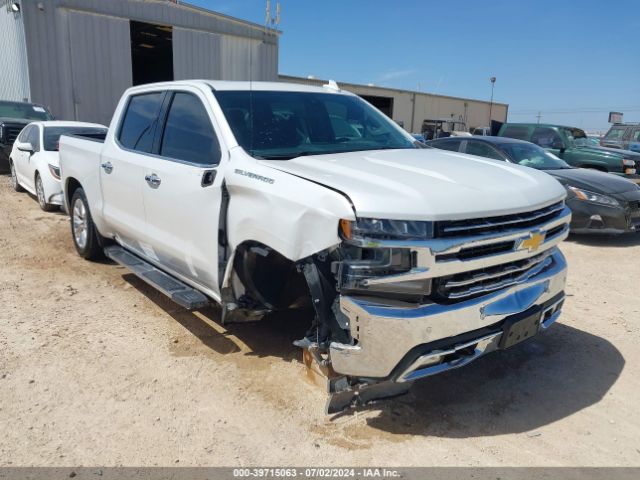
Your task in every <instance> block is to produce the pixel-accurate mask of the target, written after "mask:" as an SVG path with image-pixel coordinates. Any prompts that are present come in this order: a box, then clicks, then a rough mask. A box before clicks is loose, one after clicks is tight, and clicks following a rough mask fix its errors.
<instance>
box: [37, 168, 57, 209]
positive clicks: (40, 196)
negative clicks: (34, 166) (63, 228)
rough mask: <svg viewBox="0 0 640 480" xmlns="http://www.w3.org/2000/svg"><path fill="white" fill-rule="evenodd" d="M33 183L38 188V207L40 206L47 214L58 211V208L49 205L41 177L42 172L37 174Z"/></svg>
mask: <svg viewBox="0 0 640 480" xmlns="http://www.w3.org/2000/svg"><path fill="white" fill-rule="evenodd" d="M33 183H34V185H35V187H36V197H37V198H38V205H40V208H41V209H42V210H44V211H45V212H52V211H54V210H56V209H57V208H58V206H57V205H53V204H51V203H47V199H46V197H45V196H44V185H42V177H40V172H36V177H35V179H34V182H33Z"/></svg>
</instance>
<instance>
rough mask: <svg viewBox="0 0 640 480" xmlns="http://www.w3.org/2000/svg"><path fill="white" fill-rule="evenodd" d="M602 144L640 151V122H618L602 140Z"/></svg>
mask: <svg viewBox="0 0 640 480" xmlns="http://www.w3.org/2000/svg"><path fill="white" fill-rule="evenodd" d="M600 145H602V146H603V147H609V148H619V149H623V150H631V151H634V152H640V123H616V124H614V125H612V126H611V128H610V129H609V131H608V132H607V133H606V134H605V136H604V137H602V139H601V140H600Z"/></svg>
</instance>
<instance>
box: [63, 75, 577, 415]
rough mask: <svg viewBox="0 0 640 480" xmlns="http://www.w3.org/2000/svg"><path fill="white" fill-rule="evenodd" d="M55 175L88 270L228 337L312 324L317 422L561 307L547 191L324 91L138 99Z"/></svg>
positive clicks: (510, 341)
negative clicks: (269, 325) (294, 321)
mask: <svg viewBox="0 0 640 480" xmlns="http://www.w3.org/2000/svg"><path fill="white" fill-rule="evenodd" d="M97 93H98V94H99V92H97ZM345 127H346V128H345ZM60 162H61V167H62V169H61V173H62V183H63V189H64V193H65V202H66V204H67V206H68V211H69V212H70V216H71V232H72V239H73V242H74V243H75V246H76V250H77V251H78V253H79V254H80V255H81V256H82V257H84V258H86V259H91V258H95V257H96V256H98V255H101V254H104V255H106V256H107V257H109V258H111V259H112V260H114V261H116V262H118V263H120V264H122V265H125V266H127V267H128V268H129V269H130V270H131V271H132V272H133V273H134V274H136V275H138V276H139V277H140V278H141V279H142V280H144V281H145V282H148V283H149V284H151V285H153V286H154V287H156V288H157V289H158V290H160V291H161V292H163V293H165V294H166V295H168V296H169V297H170V298H171V299H172V300H174V301H175V302H176V303H178V304H179V305H182V306H184V307H185V308H188V309H198V308H202V307H203V306H206V305H208V304H209V303H214V302H215V303H219V304H220V305H221V310H222V313H221V320H222V322H223V323H227V322H238V321H249V320H259V319H260V318H261V317H262V316H264V315H265V314H266V313H268V312H270V311H281V310H284V309H287V308H294V307H300V306H301V305H308V306H309V307H310V308H314V310H315V318H313V319H312V318H311V317H310V316H309V317H305V316H302V315H301V316H300V317H299V321H300V322H303V323H302V324H301V326H303V325H304V326H306V327H308V330H307V334H306V335H305V336H304V337H303V338H299V339H298V340H296V341H295V345H296V346H298V347H300V348H302V349H305V353H306V355H307V358H313V361H315V362H317V363H318V364H319V365H320V367H327V366H328V365H330V366H331V370H332V371H333V372H335V375H332V376H331V378H330V379H328V380H329V382H328V383H329V385H328V390H329V393H330V398H329V402H328V404H327V411H328V412H335V411H338V410H340V409H342V408H344V407H346V406H348V405H350V404H351V403H352V402H360V403H366V402H368V401H371V400H373V399H375V398H382V397H388V396H392V395H398V394H400V393H403V392H406V391H407V389H408V388H409V386H410V385H411V383H413V382H414V381H415V380H417V379H419V378H423V377H427V376H430V375H434V374H436V373H440V372H444V371H446V370H450V369H453V368H458V367H461V366H463V365H466V364H468V363H469V362H471V361H473V360H475V359H476V358H479V357H480V356H482V355H484V354H487V353H489V352H491V351H494V350H498V349H505V348H509V347H511V346H514V345H516V344H517V343H519V342H521V341H524V340H525V339H528V338H530V337H531V336H534V335H536V334H537V333H538V332H541V331H543V330H546V329H547V328H549V327H550V326H551V324H553V322H555V320H556V319H557V318H558V316H559V314H560V310H561V307H562V303H563V301H564V285H565V279H566V262H565V260H564V257H563V256H562V253H561V252H560V250H559V249H558V244H559V243H560V242H561V241H562V240H564V238H566V236H567V235H568V232H569V222H570V220H571V212H570V211H569V209H568V208H566V207H565V205H564V198H565V196H566V191H565V189H564V188H563V187H562V186H561V185H560V184H559V183H558V182H557V181H556V180H555V179H553V178H552V177H551V176H550V175H547V174H546V173H544V172H539V171H537V170H533V169H530V168H526V167H521V166H518V165H511V164H506V163H505V162H500V161H496V160H490V159H486V158H480V157H473V156H470V155H463V154H458V153H454V152H445V151H442V150H438V149H433V148H425V147H424V145H422V144H420V143H419V142H416V141H415V139H414V138H413V137H412V136H411V135H409V134H408V133H406V132H405V131H404V130H403V129H402V128H400V127H399V126H398V125H397V124H396V123H394V122H393V121H391V120H390V119H389V118H388V117H386V116H385V115H384V114H383V113H382V112H380V111H379V110H376V109H375V108H374V107H372V106H371V105H369V104H368V103H366V102H365V101H364V100H362V99H361V98H359V97H357V96H356V95H353V94H350V93H348V92H344V91H342V90H340V89H339V88H338V87H337V85H335V83H329V84H328V85H326V86H325V87H312V86H306V85H296V84H286V83H262V82H251V83H250V82H223V81H216V82H214V81H211V82H209V81H204V80H201V81H196V80H194V81H180V82H170V83H161V84H151V85H141V86H137V87H134V88H130V89H129V90H127V91H126V92H125V94H124V95H123V97H122V99H121V101H120V103H119V105H118V107H117V109H116V111H115V113H114V117H113V120H112V123H111V126H110V128H109V131H108V133H107V136H106V138H105V140H104V141H100V142H99V141H89V140H88V139H86V138H82V137H79V136H64V137H62V139H61V141H60ZM305 324H306V325H305ZM292 333H293V332H292Z"/></svg>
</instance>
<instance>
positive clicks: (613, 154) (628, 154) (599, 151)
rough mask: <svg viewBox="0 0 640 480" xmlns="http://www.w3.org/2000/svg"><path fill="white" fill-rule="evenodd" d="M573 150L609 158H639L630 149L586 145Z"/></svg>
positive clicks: (639, 157) (639, 155)
mask: <svg viewBox="0 0 640 480" xmlns="http://www.w3.org/2000/svg"><path fill="white" fill-rule="evenodd" d="M575 150H577V151H579V152H584V153H588V154H591V155H600V156H602V157H609V158H620V159H622V158H633V160H639V159H640V154H638V153H637V152H632V151H631V150H621V149H618V148H608V147H598V146H595V145H593V146H588V147H575Z"/></svg>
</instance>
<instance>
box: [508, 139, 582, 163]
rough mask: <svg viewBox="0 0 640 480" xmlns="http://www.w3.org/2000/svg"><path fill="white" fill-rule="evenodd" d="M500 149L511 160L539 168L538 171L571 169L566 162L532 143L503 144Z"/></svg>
mask: <svg viewBox="0 0 640 480" xmlns="http://www.w3.org/2000/svg"><path fill="white" fill-rule="evenodd" d="M500 148H501V149H502V150H504V151H505V152H506V153H507V155H509V158H511V160H513V161H514V162H516V163H517V164H518V165H522V166H524V167H531V168H537V169H538V170H558V169H560V168H571V167H570V166H569V164H568V163H566V162H565V161H564V160H560V159H559V158H558V157H556V156H555V155H554V154H553V153H551V152H547V151H546V150H544V149H542V148H540V147H538V146H537V145H534V144H532V143H531V144H526V143H503V144H501V145H500Z"/></svg>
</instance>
